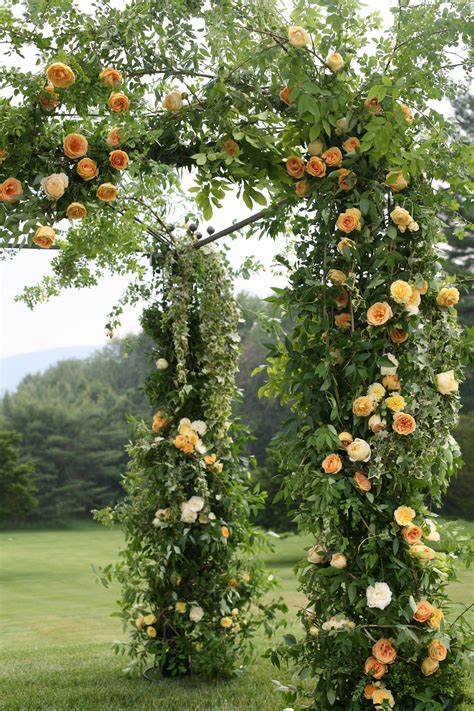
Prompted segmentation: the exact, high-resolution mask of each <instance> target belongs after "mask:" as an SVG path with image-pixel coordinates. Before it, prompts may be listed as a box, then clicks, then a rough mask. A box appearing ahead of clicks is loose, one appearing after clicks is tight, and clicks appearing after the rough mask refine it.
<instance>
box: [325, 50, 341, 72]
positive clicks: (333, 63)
mask: <svg viewBox="0 0 474 711" xmlns="http://www.w3.org/2000/svg"><path fill="white" fill-rule="evenodd" d="M326 64H327V66H328V67H329V69H330V70H331V71H332V72H340V71H341V69H342V67H343V66H344V60H343V58H342V57H341V55H340V54H339V52H333V53H332V54H330V55H329V57H328V58H327V59H326Z"/></svg>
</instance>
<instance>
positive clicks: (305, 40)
mask: <svg viewBox="0 0 474 711" xmlns="http://www.w3.org/2000/svg"><path fill="white" fill-rule="evenodd" d="M288 40H289V42H290V44H292V45H293V47H304V46H305V45H306V44H309V42H310V37H309V34H308V33H307V32H306V30H305V29H303V27H300V26H298V25H292V26H291V27H289V28H288Z"/></svg>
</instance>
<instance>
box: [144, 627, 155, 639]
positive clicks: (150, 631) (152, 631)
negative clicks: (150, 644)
mask: <svg viewBox="0 0 474 711" xmlns="http://www.w3.org/2000/svg"><path fill="white" fill-rule="evenodd" d="M146 633H147V635H148V636H149V637H156V629H155V628H154V627H147V629H146Z"/></svg>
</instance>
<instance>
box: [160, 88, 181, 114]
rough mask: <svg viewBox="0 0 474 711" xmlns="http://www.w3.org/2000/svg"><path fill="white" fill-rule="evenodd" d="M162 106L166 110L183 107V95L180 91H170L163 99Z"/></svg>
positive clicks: (178, 109) (179, 109)
mask: <svg viewBox="0 0 474 711" xmlns="http://www.w3.org/2000/svg"><path fill="white" fill-rule="evenodd" d="M163 108H164V109H166V111H181V109H182V108H183V96H182V94H181V92H180V91H172V92H171V94H167V95H166V96H165V98H164V99H163Z"/></svg>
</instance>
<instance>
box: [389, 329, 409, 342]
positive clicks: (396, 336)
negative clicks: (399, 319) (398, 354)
mask: <svg viewBox="0 0 474 711" xmlns="http://www.w3.org/2000/svg"><path fill="white" fill-rule="evenodd" d="M389 336H390V340H391V341H392V342H393V343H405V341H406V340H407V339H408V332H407V331H405V330H404V329H403V328H391V329H390V332H389Z"/></svg>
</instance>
